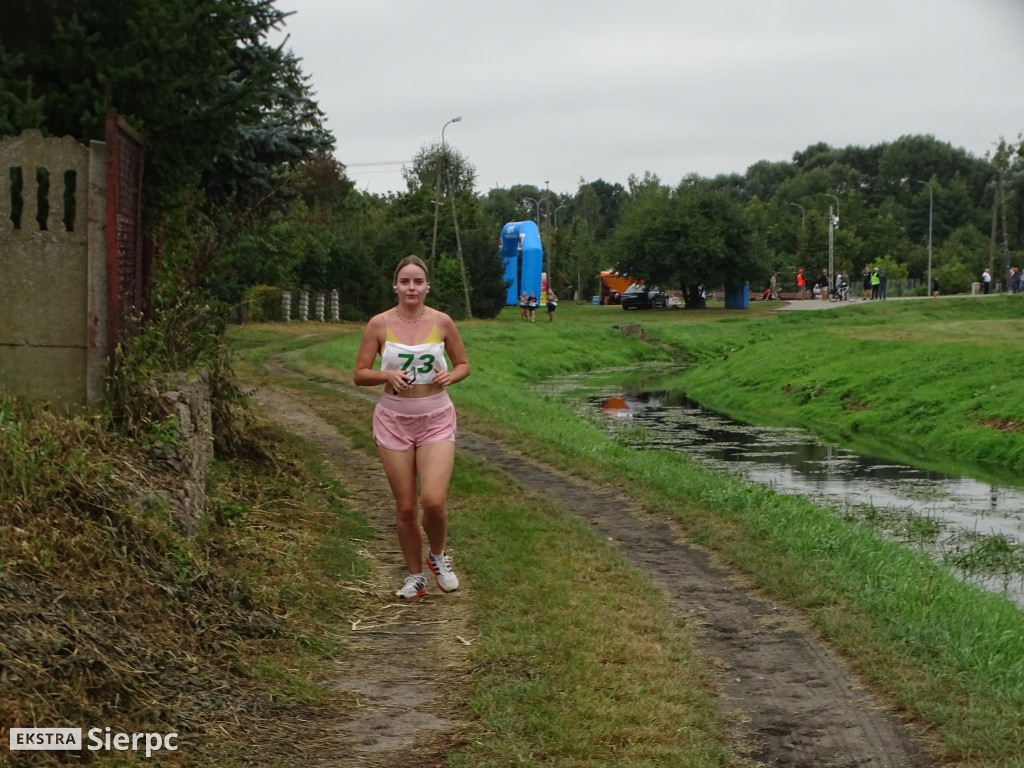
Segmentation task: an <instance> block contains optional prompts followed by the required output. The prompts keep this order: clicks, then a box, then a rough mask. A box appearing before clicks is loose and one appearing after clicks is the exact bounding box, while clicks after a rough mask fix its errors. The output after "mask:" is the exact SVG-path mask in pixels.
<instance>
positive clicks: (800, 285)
mask: <svg viewBox="0 0 1024 768" xmlns="http://www.w3.org/2000/svg"><path fill="white" fill-rule="evenodd" d="M806 291H807V281H806V280H804V268H803V267H800V269H798V270H797V271H796V293H797V296H799V297H800V298H801V299H803V298H806V296H805V293H806Z"/></svg>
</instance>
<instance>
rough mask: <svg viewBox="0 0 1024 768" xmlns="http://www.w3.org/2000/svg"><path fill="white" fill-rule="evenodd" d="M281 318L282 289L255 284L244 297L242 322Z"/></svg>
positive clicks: (247, 290) (259, 321)
mask: <svg viewBox="0 0 1024 768" xmlns="http://www.w3.org/2000/svg"><path fill="white" fill-rule="evenodd" d="M280 319H281V289H280V288H275V287H274V286H271V285H253V286H250V287H249V288H247V289H246V291H245V294H244V295H243V297H242V322H244V323H263V322H267V321H272V320H280Z"/></svg>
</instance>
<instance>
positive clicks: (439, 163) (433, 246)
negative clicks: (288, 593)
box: [430, 115, 462, 269]
mask: <svg viewBox="0 0 1024 768" xmlns="http://www.w3.org/2000/svg"><path fill="white" fill-rule="evenodd" d="M461 119H462V115H459V116H458V117H453V118H452V119H451V120H449V121H448V122H447V123H445V124H444V125H442V126H441V157H439V158H438V159H437V176H436V179H437V184H436V186H435V188H434V197H437V192H438V190H439V189H440V187H441V166H442V164H443V163H444V161H445V159H446V154H447V153H446V152H445V149H444V129H445V128H447V127H448V126H449V125H451V124H452V123H457V122H459V121H460V120H461ZM440 207H441V201H440V200H434V238H433V240H431V241H430V267H431V269H433V267H434V257H435V256H436V255H437V210H438V208H440Z"/></svg>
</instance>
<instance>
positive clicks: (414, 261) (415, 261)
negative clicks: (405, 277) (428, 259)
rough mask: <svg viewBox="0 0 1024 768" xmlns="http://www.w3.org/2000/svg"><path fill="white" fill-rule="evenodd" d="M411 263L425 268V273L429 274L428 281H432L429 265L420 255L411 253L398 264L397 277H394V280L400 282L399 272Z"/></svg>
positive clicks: (396, 268)
mask: <svg viewBox="0 0 1024 768" xmlns="http://www.w3.org/2000/svg"><path fill="white" fill-rule="evenodd" d="M410 264H412V265H413V266H415V267H419V268H420V269H422V270H423V274H424V275H426V276H427V281H428V282H429V281H430V270H429V269H427V265H426V264H424V263H423V259H421V258H420V257H419V256H416V255H415V254H409V255H408V256H406V257H405V258H404V259H402V260H401V261H400V262H398V266H397V267H395V277H394V280H393V281H392V282H395V283H397V282H398V273H399V272H401V271H402V270H403V269H404V268H405V267H408V266H409V265H410Z"/></svg>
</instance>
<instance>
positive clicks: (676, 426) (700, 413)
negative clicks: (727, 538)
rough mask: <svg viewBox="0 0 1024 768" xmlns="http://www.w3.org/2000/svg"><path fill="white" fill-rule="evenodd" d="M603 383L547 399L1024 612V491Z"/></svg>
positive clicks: (667, 394)
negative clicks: (830, 520)
mask: <svg viewBox="0 0 1024 768" xmlns="http://www.w3.org/2000/svg"><path fill="white" fill-rule="evenodd" d="M602 375H604V374H601V375H595V374H593V373H590V374H587V375H586V376H585V377H583V376H570V377H564V378H560V379H558V380H557V381H553V382H548V383H547V384H546V385H545V387H544V392H545V393H546V394H549V395H553V394H566V393H571V394H572V396H573V397H574V399H577V400H578V402H579V403H580V407H581V408H582V409H583V410H584V412H586V413H588V414H590V415H591V416H593V417H597V418H599V420H600V422H601V423H604V424H605V425H606V426H607V428H608V430H609V432H611V433H613V434H615V435H616V436H617V439H620V440H622V441H623V442H624V443H625V444H627V445H631V446H632V447H634V448H636V449H638V450H646V449H651V448H662V449H669V450H676V451H683V452H685V453H687V454H689V455H690V456H691V457H693V458H694V459H695V460H696V461H698V462H700V463H702V464H704V465H707V466H711V467H714V468H716V469H719V470H722V471H725V472H727V473H729V474H731V475H733V476H737V477H741V478H743V479H745V480H747V481H749V482H756V483H762V484H765V485H768V486H770V487H772V488H773V489H774V490H776V491H777V492H779V493H794V494H802V495H804V496H807V497H809V498H812V499H813V500H815V501H816V502H818V503H822V504H825V505H827V506H829V507H831V508H833V509H834V510H836V511H837V513H839V514H842V515H844V516H847V517H849V518H852V519H856V520H858V521H860V522H862V523H864V524H867V525H872V526H874V527H876V528H878V529H880V530H882V531H883V532H885V533H886V534H887V535H889V536H891V537H894V538H897V539H899V540H901V541H903V542H905V543H907V544H911V545H913V546H917V547H920V548H923V549H925V550H927V551H929V552H930V553H931V554H932V555H934V556H935V557H936V558H938V559H940V560H941V561H943V562H944V563H945V564H946V565H948V566H950V567H951V568H952V569H953V570H954V571H955V572H957V573H958V574H959V575H960V576H961V577H962V578H964V579H966V580H969V581H970V582H971V583H976V584H978V585H980V586H983V587H985V588H987V589H992V590H994V591H998V592H1005V593H1006V594H1007V595H1008V596H1009V597H1010V598H1011V599H1013V600H1014V601H1015V602H1016V603H1017V604H1018V605H1020V606H1021V607H1024V547H1021V546H1020V545H1021V542H1022V541H1024V489H1022V488H1014V487H1008V486H999V485H993V484H991V483H987V482H983V481H980V480H976V479H974V478H971V477H967V476H952V475H948V474H943V473H941V472H935V471H931V470H928V469H922V468H919V467H914V466H909V465H904V464H898V463H893V462H890V461H884V460H881V459H876V458H873V457H870V456H864V455H861V454H857V453H854V452H853V451H850V450H847V449H846V448H843V447H842V446H839V445H835V444H830V443H826V442H823V441H822V440H821V439H820V438H819V437H818V436H816V435H814V434H813V433H811V432H809V431H806V430H803V429H791V428H786V429H780V428H776V427H758V426H753V425H750V424H743V423H741V422H737V421H733V420H732V419H729V418H728V417H725V416H722V415H721V414H718V413H715V412H713V411H709V410H707V409H705V408H703V407H702V406H701V405H700V404H699V403H697V402H694V401H693V400H690V399H689V398H687V397H686V395H685V394H684V393H682V392H680V391H678V390H671V389H658V388H657V382H656V380H655V381H651V382H648V383H646V384H645V385H644V386H642V387H631V386H628V385H627V386H622V385H618V386H615V385H608V384H607V383H605V384H604V385H602V384H601V382H600V380H601V378H602ZM619 375H621V373H620V374H619ZM626 424H628V425H629V426H631V427H642V428H643V429H642V430H635V429H623V427H624V426H625V425H626Z"/></svg>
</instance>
